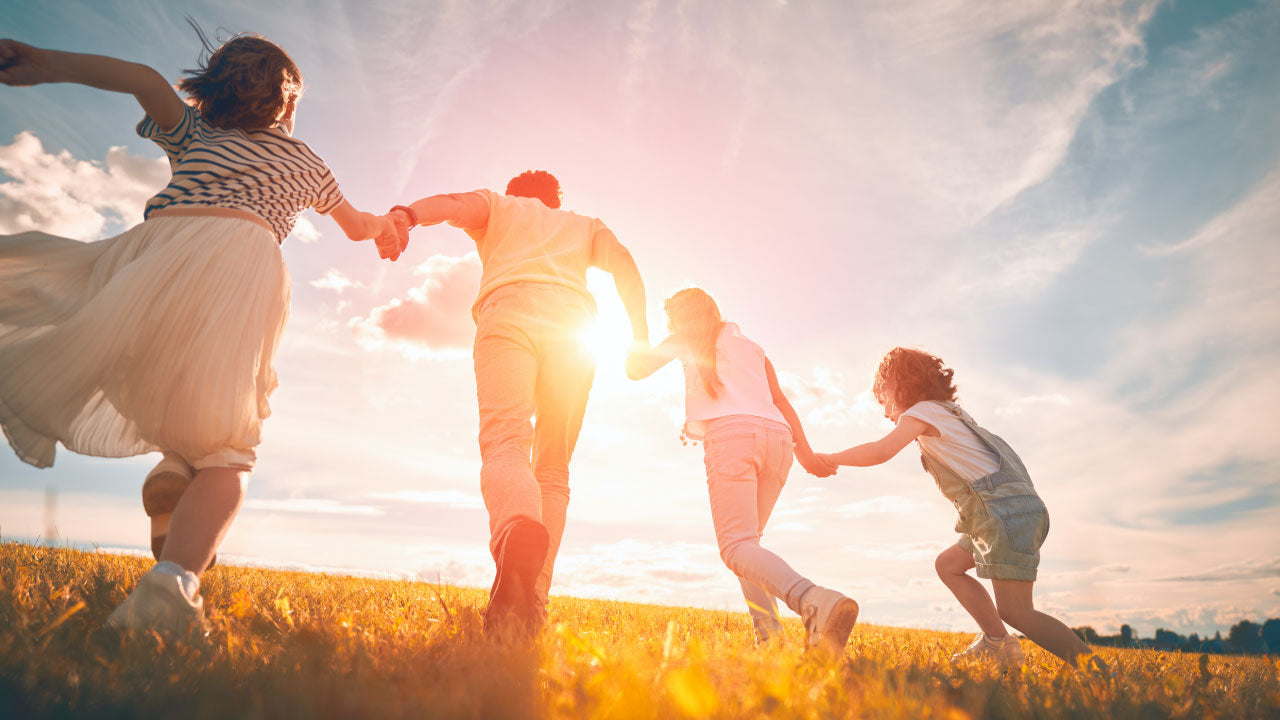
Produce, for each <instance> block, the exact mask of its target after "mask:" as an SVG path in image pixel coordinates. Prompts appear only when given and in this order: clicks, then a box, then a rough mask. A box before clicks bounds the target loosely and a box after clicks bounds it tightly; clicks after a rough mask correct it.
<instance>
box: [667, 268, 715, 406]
mask: <svg viewBox="0 0 1280 720" xmlns="http://www.w3.org/2000/svg"><path fill="white" fill-rule="evenodd" d="M662 309H663V310H666V311H667V320H668V321H669V323H670V325H671V332H672V333H674V334H675V335H676V336H677V337H679V338H681V339H682V340H684V341H685V342H687V343H689V349H690V350H692V354H693V358H692V361H693V363H694V366H695V367H696V368H697V369H698V377H699V378H701V379H702V387H703V389H705V390H706V391H707V394H708V395H710V396H711V397H712V398H715V397H716V396H717V395H719V394H720V388H722V387H724V383H723V382H721V381H720V376H719V374H717V373H716V339H717V338H719V337H720V329H721V328H722V327H724V321H723V320H721V319H720V308H719V307H717V306H716V301H715V300H712V299H711V296H710V295H708V294H707V293H706V292H705V291H703V290H699V289H698V288H686V289H684V290H681V291H680V292H678V293H676V294H675V295H672V296H671V297H669V298H667V301H666V302H665V303H663V304H662Z"/></svg>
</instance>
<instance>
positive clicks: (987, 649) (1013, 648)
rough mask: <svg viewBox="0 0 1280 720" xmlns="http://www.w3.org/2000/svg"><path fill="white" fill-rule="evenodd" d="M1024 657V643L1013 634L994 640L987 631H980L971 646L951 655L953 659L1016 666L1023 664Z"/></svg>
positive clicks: (954, 660) (953, 660)
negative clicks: (988, 635)
mask: <svg viewBox="0 0 1280 720" xmlns="http://www.w3.org/2000/svg"><path fill="white" fill-rule="evenodd" d="M1022 657H1023V656H1022V644H1021V643H1019V642H1018V638H1016V637H1014V636H1013V635H1005V636H1004V637H1003V638H1002V639H1000V640H992V639H991V638H989V637H987V634H986V633H978V635H977V637H975V638H974V639H973V642H972V643H971V644H970V645H969V647H967V648H965V649H964V650H962V651H961V652H958V653H956V654H955V655H952V656H951V661H952V662H960V661H963V660H976V661H978V662H982V663H994V664H997V665H1000V666H1003V667H1009V668H1016V667H1021V666H1022Z"/></svg>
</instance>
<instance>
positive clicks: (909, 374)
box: [871, 347, 956, 410]
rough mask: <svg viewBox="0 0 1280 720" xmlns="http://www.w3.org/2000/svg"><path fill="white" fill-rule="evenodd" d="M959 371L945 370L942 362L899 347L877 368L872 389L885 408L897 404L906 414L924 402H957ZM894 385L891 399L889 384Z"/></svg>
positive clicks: (924, 353)
mask: <svg viewBox="0 0 1280 720" xmlns="http://www.w3.org/2000/svg"><path fill="white" fill-rule="evenodd" d="M954 375H955V370H952V369H951V368H946V367H943V366H942V358H940V357H936V356H934V355H930V354H929V353H927V352H923V351H921V350H912V349H910V348H904V347H896V348H894V349H892V350H890V351H889V352H887V353H885V355H884V358H883V359H882V360H881V361H880V367H878V368H876V379H875V382H874V383H873V384H872V385H871V391H872V392H873V393H875V396H876V400H877V401H879V402H880V404H881V405H883V406H886V407H887V406H888V401H889V400H892V401H894V402H895V403H896V404H897V406H898V408H899V410H906V409H907V408H909V407H911V406H912V405H915V404H916V403H918V402H922V401H924V400H941V401H943V402H954V401H955V399H956V386H955V384H954V383H952V382H951V378H952V377H953V376H954ZM890 382H891V383H893V385H894V397H892V398H891V397H888V395H887V388H886V387H885V385H886V384H887V383H890Z"/></svg>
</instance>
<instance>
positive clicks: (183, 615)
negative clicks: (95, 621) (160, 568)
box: [107, 570, 208, 636]
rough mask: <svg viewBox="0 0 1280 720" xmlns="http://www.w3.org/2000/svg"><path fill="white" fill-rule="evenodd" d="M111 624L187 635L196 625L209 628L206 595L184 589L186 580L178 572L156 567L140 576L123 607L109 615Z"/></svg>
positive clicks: (121, 604) (127, 628) (196, 628)
mask: <svg viewBox="0 0 1280 720" xmlns="http://www.w3.org/2000/svg"><path fill="white" fill-rule="evenodd" d="M107 624H108V625H110V626H112V627H116V628H120V629H121V630H155V631H157V632H160V633H162V634H173V635H178V636H184V635H186V634H187V633H189V632H191V631H192V630H193V629H195V630H196V631H197V632H199V633H200V634H201V635H204V634H206V633H207V632H208V630H207V628H206V627H205V623H204V598H202V597H200V595H199V593H197V594H196V596H195V598H194V599H193V598H189V597H187V595H186V593H184V592H183V591H182V580H181V579H180V578H179V577H178V576H176V575H170V574H168V573H162V572H156V571H155V570H152V571H150V572H148V573H146V574H144V575H143V576H142V578H141V579H139V580H138V586H137V587H135V588H134V589H133V592H131V593H129V597H127V598H125V600H124V602H122V603H120V607H118V608H116V609H115V610H112V611H111V614H110V615H108V616H107Z"/></svg>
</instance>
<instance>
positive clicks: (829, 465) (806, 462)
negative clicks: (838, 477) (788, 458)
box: [796, 447, 840, 478]
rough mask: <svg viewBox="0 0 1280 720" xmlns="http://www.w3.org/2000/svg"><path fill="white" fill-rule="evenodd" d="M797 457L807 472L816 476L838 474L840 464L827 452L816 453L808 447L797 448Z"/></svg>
mask: <svg viewBox="0 0 1280 720" xmlns="http://www.w3.org/2000/svg"><path fill="white" fill-rule="evenodd" d="M796 459H797V460H799V461H800V466H801V467H803V468H804V469H805V472H807V473H809V474H810V475H814V476H816V477H820V478H824V477H831V476H832V475H835V474H836V470H838V469H839V468H840V466H839V465H837V464H836V463H835V461H833V460H832V459H831V457H830V456H829V455H827V454H825V453H815V452H814V451H812V450H810V449H808V448H800V447H797V448H796Z"/></svg>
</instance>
